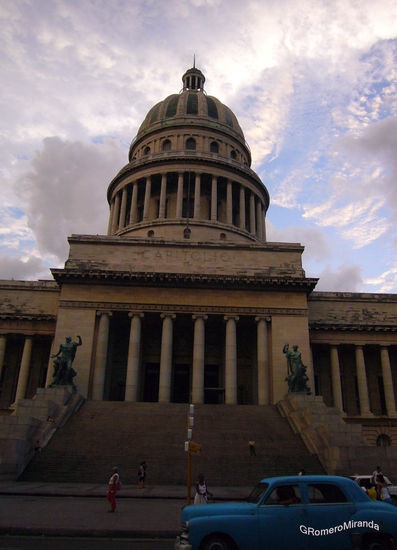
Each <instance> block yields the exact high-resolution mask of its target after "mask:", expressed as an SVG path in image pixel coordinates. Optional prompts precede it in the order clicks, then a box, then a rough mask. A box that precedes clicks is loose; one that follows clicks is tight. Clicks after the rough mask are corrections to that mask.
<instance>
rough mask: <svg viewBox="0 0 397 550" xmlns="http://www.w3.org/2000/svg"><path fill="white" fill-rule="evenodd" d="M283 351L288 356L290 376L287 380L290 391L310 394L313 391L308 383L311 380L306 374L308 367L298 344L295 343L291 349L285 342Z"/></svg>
mask: <svg viewBox="0 0 397 550" xmlns="http://www.w3.org/2000/svg"><path fill="white" fill-rule="evenodd" d="M283 353H285V355H286V356H287V365H288V376H287V377H286V379H285V380H286V382H287V383H288V392H290V393H305V394H308V395H309V394H310V393H311V391H310V388H309V387H308V385H307V382H308V380H309V378H308V376H307V374H306V368H307V367H306V366H305V365H304V364H303V363H302V356H301V352H300V351H299V350H298V346H297V345H294V346H293V348H292V351H291V350H290V349H289V345H288V344H285V346H284V348H283Z"/></svg>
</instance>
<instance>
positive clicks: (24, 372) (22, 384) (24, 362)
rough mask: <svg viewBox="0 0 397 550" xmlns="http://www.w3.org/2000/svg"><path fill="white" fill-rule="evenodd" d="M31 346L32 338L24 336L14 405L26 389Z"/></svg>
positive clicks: (22, 396)
mask: <svg viewBox="0 0 397 550" xmlns="http://www.w3.org/2000/svg"><path fill="white" fill-rule="evenodd" d="M32 344H33V336H25V343H24V345H23V352H22V359H21V366H20V368H19V375H18V385H17V391H16V393H15V403H14V405H17V403H18V401H19V400H20V399H24V397H25V393H26V388H27V385H28V379H29V367H30V360H31V357H32Z"/></svg>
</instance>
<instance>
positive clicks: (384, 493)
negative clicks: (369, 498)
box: [376, 474, 393, 504]
mask: <svg viewBox="0 0 397 550" xmlns="http://www.w3.org/2000/svg"><path fill="white" fill-rule="evenodd" d="M376 490H377V494H378V500H381V501H382V502H388V503H389V504H393V501H392V499H391V496H390V493H389V489H388V488H387V484H386V480H385V478H384V477H383V475H382V474H378V475H377V476H376Z"/></svg>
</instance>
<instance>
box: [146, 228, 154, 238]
mask: <svg viewBox="0 0 397 550" xmlns="http://www.w3.org/2000/svg"><path fill="white" fill-rule="evenodd" d="M147 236H148V237H154V231H153V229H151V230H150V231H148V232H147Z"/></svg>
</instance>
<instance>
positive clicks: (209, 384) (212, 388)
mask: <svg viewBox="0 0 397 550" xmlns="http://www.w3.org/2000/svg"><path fill="white" fill-rule="evenodd" d="M224 402H225V389H224V388H221V387H219V365H205V369H204V403H208V404H218V403H224Z"/></svg>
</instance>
